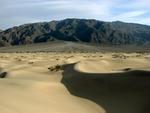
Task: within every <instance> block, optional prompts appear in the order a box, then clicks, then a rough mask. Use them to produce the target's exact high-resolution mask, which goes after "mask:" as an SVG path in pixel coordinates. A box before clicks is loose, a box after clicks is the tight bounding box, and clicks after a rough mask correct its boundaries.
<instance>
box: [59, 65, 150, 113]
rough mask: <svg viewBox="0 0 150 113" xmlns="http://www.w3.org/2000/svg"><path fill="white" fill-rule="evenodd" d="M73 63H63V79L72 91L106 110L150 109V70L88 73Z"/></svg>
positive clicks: (145, 112)
mask: <svg viewBox="0 0 150 113" xmlns="http://www.w3.org/2000/svg"><path fill="white" fill-rule="evenodd" d="M74 66H75V64H69V65H64V66H62V69H63V70H64V72H63V78H62V81H61V82H62V83H63V84H64V85H65V86H66V87H67V89H68V90H69V91H70V93H71V94H73V95H75V96H78V97H82V98H85V99H89V100H91V101H93V102H95V103H97V104H98V105H100V106H101V107H103V108H104V109H105V110H106V113H150V72H148V71H139V70H126V72H124V73H113V74H111V73H108V74H101V73H99V74H94V73H93V74H91V73H90V74H89V73H83V72H79V71H77V70H75V69H74Z"/></svg>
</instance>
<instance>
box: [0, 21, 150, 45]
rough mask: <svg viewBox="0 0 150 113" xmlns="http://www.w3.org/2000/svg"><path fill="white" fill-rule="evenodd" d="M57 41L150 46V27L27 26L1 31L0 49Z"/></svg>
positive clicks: (53, 23) (86, 23)
mask: <svg viewBox="0 0 150 113" xmlns="http://www.w3.org/2000/svg"><path fill="white" fill-rule="evenodd" d="M55 40H63V41H72V42H87V43H94V44H95V43H96V44H99V45H101V44H103V45H149V44H150V26H148V25H140V24H133V23H124V22H120V21H115V22H104V21H98V20H94V19H65V20H61V21H51V22H43V23H42V22H41V23H31V24H25V25H21V26H15V27H13V28H9V29H6V30H3V31H0V47H3V46H11V45H25V44H32V43H41V42H49V41H55Z"/></svg>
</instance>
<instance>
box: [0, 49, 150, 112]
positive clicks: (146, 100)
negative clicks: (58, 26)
mask: <svg viewBox="0 0 150 113" xmlns="http://www.w3.org/2000/svg"><path fill="white" fill-rule="evenodd" d="M149 71H150V53H55V52H53V53H0V73H1V74H0V76H1V78H0V113H150V108H149V105H150V97H149V95H150V90H149V89H150V72H149Z"/></svg>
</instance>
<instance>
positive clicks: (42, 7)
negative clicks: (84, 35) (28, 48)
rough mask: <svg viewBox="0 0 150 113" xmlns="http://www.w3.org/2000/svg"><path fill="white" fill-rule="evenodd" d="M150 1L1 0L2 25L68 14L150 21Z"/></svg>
mask: <svg viewBox="0 0 150 113" xmlns="http://www.w3.org/2000/svg"><path fill="white" fill-rule="evenodd" d="M149 4H150V0H0V18H1V21H0V28H8V27H11V26H15V25H20V24H24V23H30V22H37V21H50V20H53V19H56V20H57V19H58V20H60V19H64V18H93V19H98V20H103V21H115V20H120V21H126V22H139V23H143V21H144V20H145V22H144V24H150V20H149V18H150V15H149V14H150V7H149ZM145 15H146V18H145V17H144V16H145Z"/></svg>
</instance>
